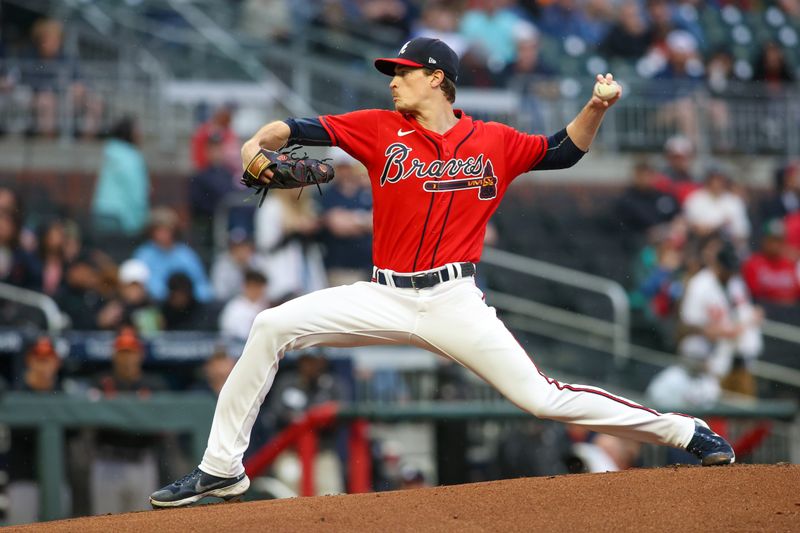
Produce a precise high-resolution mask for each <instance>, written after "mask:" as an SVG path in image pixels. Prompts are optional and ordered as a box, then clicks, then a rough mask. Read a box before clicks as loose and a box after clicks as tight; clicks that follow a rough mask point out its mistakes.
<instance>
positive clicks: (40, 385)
mask: <svg viewBox="0 0 800 533" xmlns="http://www.w3.org/2000/svg"><path fill="white" fill-rule="evenodd" d="M24 363H25V369H24V371H23V374H22V379H21V380H20V381H19V382H17V383H14V385H15V386H14V388H15V389H16V390H19V391H22V392H26V393H31V394H40V395H48V394H54V393H57V392H60V391H62V387H61V384H60V383H59V379H58V371H59V369H60V368H61V358H60V357H59V355H58V352H56V349H55V346H54V345H53V342H52V341H51V340H50V338H48V337H39V338H37V339H36V341H35V342H34V343H33V344H32V345H31V346H30V348H29V349H28V351H27V352H26V353H25V359H24ZM38 442H39V439H38V435H37V432H36V431H35V430H33V429H27V428H15V429H13V430H12V431H11V448H10V449H9V455H8V476H9V484H8V486H7V487H6V490H5V493H6V496H7V497H8V507H7V509H8V515H7V516H6V522H5V523H6V524H22V523H26V522H35V521H36V520H37V519H38V514H39V484H38V482H37V479H38V476H37V461H36V449H37V447H38ZM68 490H69V489H68V488H67V487H66V486H63V488H62V493H64V494H67V493H68Z"/></svg>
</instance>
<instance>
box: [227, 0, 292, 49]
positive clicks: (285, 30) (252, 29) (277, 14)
mask: <svg viewBox="0 0 800 533" xmlns="http://www.w3.org/2000/svg"><path fill="white" fill-rule="evenodd" d="M239 20H240V22H239V26H240V27H241V28H242V31H243V32H244V33H246V34H247V35H249V36H250V37H252V38H253V39H256V40H257V41H258V42H262V43H263V42H264V41H268V42H269V41H272V40H278V41H284V40H286V38H287V37H289V36H290V35H291V31H292V28H293V26H292V24H293V23H294V20H292V12H291V9H290V7H289V2H288V1H287V0H244V2H242V7H241V14H240V15H239Z"/></svg>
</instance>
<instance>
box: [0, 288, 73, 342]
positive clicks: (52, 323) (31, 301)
mask: <svg viewBox="0 0 800 533" xmlns="http://www.w3.org/2000/svg"><path fill="white" fill-rule="evenodd" d="M0 298H3V299H5V300H11V301H13V302H17V303H20V304H22V305H27V306H30V307H35V308H37V309H39V310H40V311H41V312H42V314H44V317H45V320H47V331H49V332H50V333H59V332H60V331H61V330H62V329H63V328H64V326H65V323H64V322H65V321H64V318H63V316H62V315H61V311H59V309H58V306H57V305H56V302H55V301H53V299H52V298H50V297H49V296H47V295H46V294H42V293H40V292H36V291H31V290H28V289H23V288H20V287H17V286H15V285H9V284H8V283H0Z"/></svg>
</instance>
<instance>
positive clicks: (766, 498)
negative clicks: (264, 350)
mask: <svg viewBox="0 0 800 533" xmlns="http://www.w3.org/2000/svg"><path fill="white" fill-rule="evenodd" d="M34 529H35V530H36V531H37V532H44V533H50V532H56V531H59V532H61V531H64V532H67V531H69V532H72V531H81V532H87V533H89V532H103V533H105V532H108V531H114V532H124V531H137V532H140V531H225V532H236V533H244V532H246V531H302V532H306V531H325V532H339V531H342V532H345V531H346V532H353V531H379V532H381V533H388V532H396V531H409V532H414V533H418V532H420V531H425V532H427V531H458V532H465V531H492V532H495V531H503V532H505V531H534V530H538V531H569V532H571V533H574V532H575V531H614V532H617V531H637V532H639V531H666V530H669V531H680V532H682V533H683V532H688V531H704V532H709V531H724V532H730V531H770V532H773V531H775V532H777V531H800V465H785V464H780V465H754V466H751V465H736V466H731V467H716V468H700V467H667V468H659V469H653V470H630V471H626V472H619V473H609V474H583V475H571V476H556V477H549V478H528V479H515V480H509V481H495V482H490V483H476V484H472V485H461V486H454V487H436V488H430V489H422V490H412V491H405V492H383V493H376V494H359V495H351V496H323V497H319V498H294V499H291V500H275V501H267V502H250V503H239V504H226V505H204V506H199V507H194V508H189V509H174V510H168V511H152V512H142V513H129V514H123V515H108V516H95V517H89V518H80V519H74V520H63V521H59V522H49V523H46V524H34V525H31V526H24V527H19V528H15V529H13V530H19V531H33V530H34ZM10 530H12V529H10Z"/></svg>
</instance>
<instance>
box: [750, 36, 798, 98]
mask: <svg viewBox="0 0 800 533" xmlns="http://www.w3.org/2000/svg"><path fill="white" fill-rule="evenodd" d="M754 65H755V68H754V71H753V81H759V82H762V83H763V85H764V89H765V90H766V91H767V92H768V93H772V94H775V93H781V92H782V91H783V89H784V88H785V86H786V84H787V83H792V82H794V81H795V75H794V72H793V71H792V68H791V66H790V65H789V63H788V61H787V60H786V54H785V53H784V51H783V49H782V48H781V46H780V45H779V44H778V43H776V42H774V41H768V42H766V43H764V45H763V46H762V47H761V51H760V52H759V54H758V57H757V58H756V60H755V61H754Z"/></svg>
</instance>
